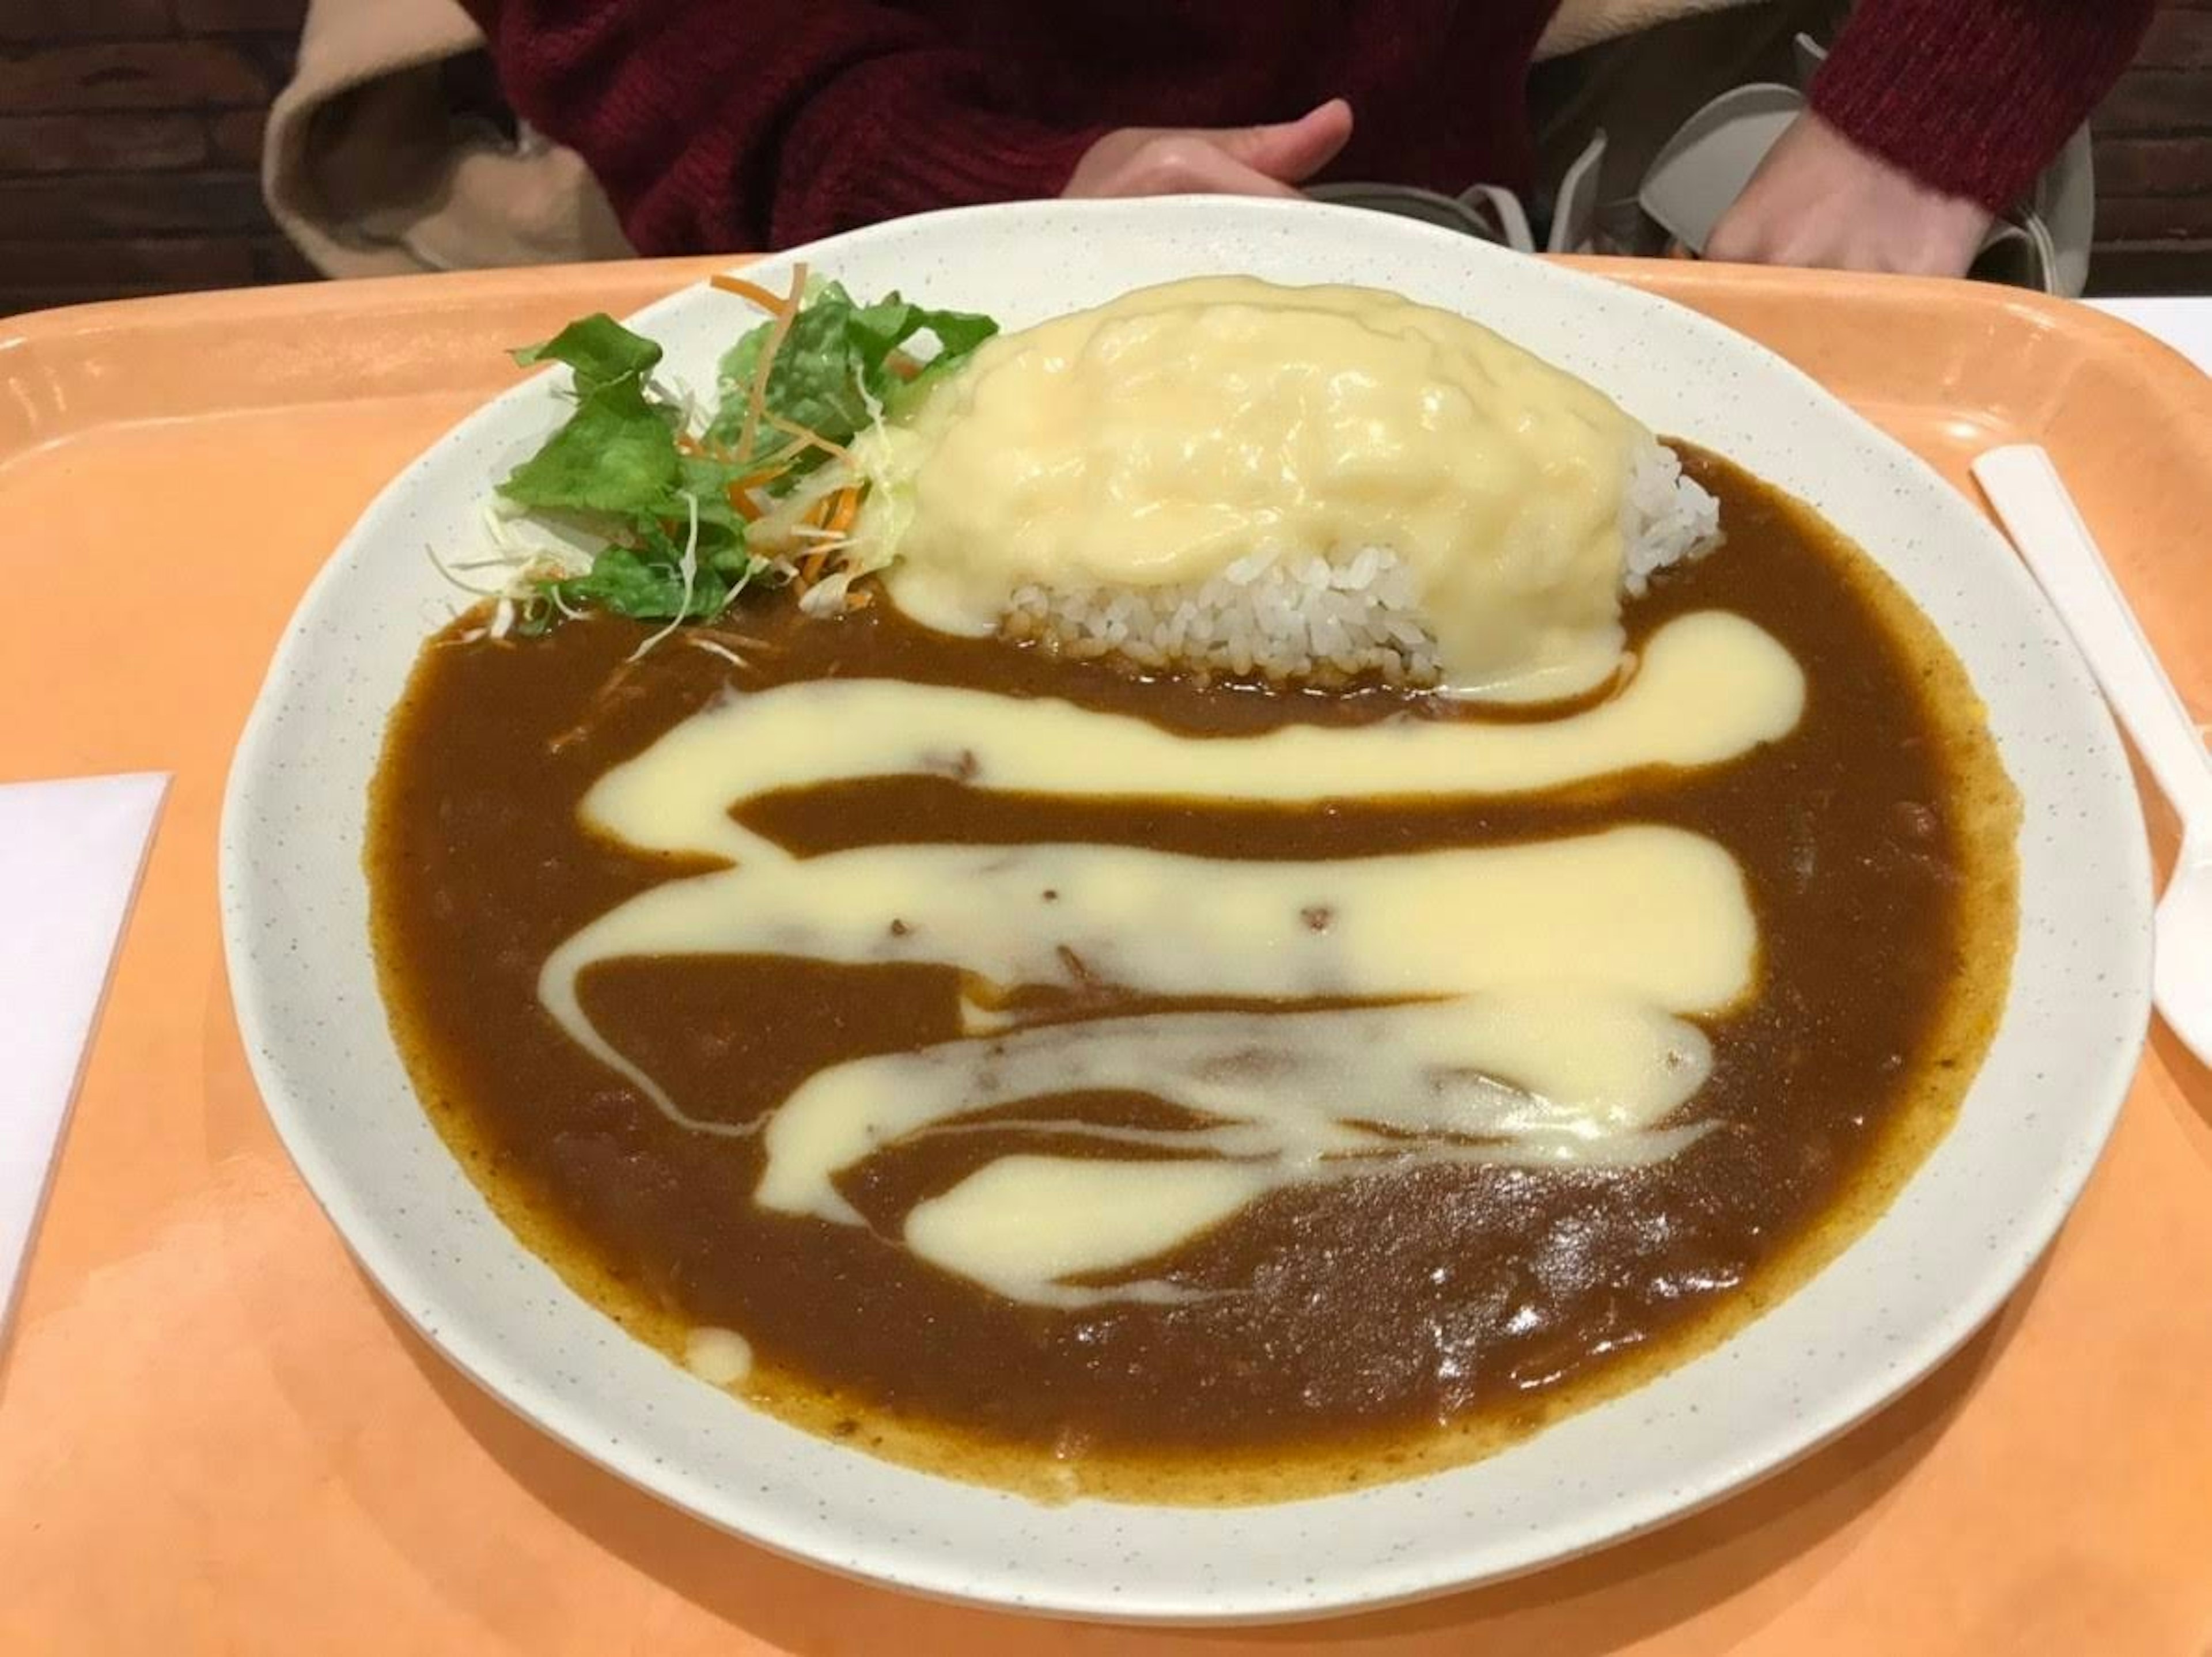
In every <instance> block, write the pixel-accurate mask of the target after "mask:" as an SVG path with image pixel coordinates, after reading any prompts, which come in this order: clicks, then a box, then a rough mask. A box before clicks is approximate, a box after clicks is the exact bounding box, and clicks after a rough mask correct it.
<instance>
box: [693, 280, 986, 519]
mask: <svg viewBox="0 0 2212 1657" xmlns="http://www.w3.org/2000/svg"><path fill="white" fill-rule="evenodd" d="M774 326H775V325H774V324H772V323H763V324H761V325H760V326H758V327H757V328H755V329H754V330H753V331H751V332H750V333H748V334H747V335H745V337H744V338H742V339H740V340H739V341H738V343H736V344H735V345H734V346H732V348H731V349H730V350H729V352H728V353H727V355H725V356H724V357H723V358H722V364H721V370H720V375H719V380H720V386H719V389H720V394H721V409H720V412H719V413H718V414H717V415H716V416H715V417H714V423H713V425H712V426H710V427H709V428H708V432H709V434H710V435H711V436H713V437H714V440H716V441H717V442H719V443H721V444H724V445H726V446H734V445H735V444H736V443H737V441H738V439H739V438H741V437H742V436H743V435H744V424H745V408H746V401H747V392H748V391H749V390H750V387H751V385H752V381H753V375H754V373H755V371H756V370H757V368H758V367H759V366H760V357H761V353H762V352H763V350H765V349H767V348H768V342H769V336H770V334H771V333H772V332H773V331H774ZM998 328H999V325H998V324H997V323H995V322H994V321H992V319H990V318H988V317H984V316H975V315H972V314H970V313H966V312H961V311H933V310H929V309H927V308H926V307H922V306H919V305H914V304H911V303H909V302H908V301H907V300H902V299H901V298H900V297H899V296H898V295H897V294H889V295H887V296H886V297H884V298H883V299H880V300H877V301H876V302H875V303H874V304H873V305H856V304H854V302H853V298H852V295H850V294H848V293H847V292H846V291H845V290H844V288H842V287H841V286H839V285H838V284H837V283H836V282H828V283H825V284H824V285H823V287H822V288H821V289H820V290H819V291H817V293H815V294H812V295H811V296H810V297H809V298H808V299H807V300H806V301H805V303H804V304H803V305H801V306H800V307H799V314H798V316H796V317H795V318H793V320H792V325H791V331H790V333H789V334H788V336H787V337H786V338H785V340H784V342H783V343H782V344H781V346H780V347H779V348H778V349H777V350H776V354H775V366H774V367H771V368H770V369H769V376H768V385H767V387H766V389H765V391H764V392H763V401H764V403H765V404H766V405H767V408H768V410H769V413H771V414H774V415H776V416H781V418H782V419H785V420H787V421H789V422H792V423H793V425H798V426H804V427H805V428H807V429H808V430H810V431H814V432H818V433H820V434H822V435H823V437H826V438H828V439H829V440H830V441H831V442H833V443H846V442H849V441H851V440H852V439H853V438H854V436H855V435H856V434H858V433H859V432H860V430H861V428H864V427H866V425H867V424H868V423H869V418H870V416H869V413H868V402H869V399H870V398H874V399H875V400H876V401H877V402H878V403H879V404H882V403H887V402H889V401H890V399H891V398H892V397H893V396H894V394H895V393H897V392H900V391H902V389H903V388H904V387H905V386H906V384H907V382H906V381H905V380H904V379H902V377H901V375H900V374H899V372H898V367H897V365H896V357H897V355H898V354H899V353H900V352H901V351H902V349H904V347H905V346H906V345H907V343H908V342H909V341H911V340H914V339H915V338H916V337H919V336H921V335H922V334H928V335H931V336H933V337H934V338H935V339H936V341H937V344H938V353H937V356H936V358H935V359H934V360H933V361H932V362H931V364H930V366H929V368H928V369H927V371H926V373H927V374H929V375H934V374H937V373H942V372H943V370H944V369H945V368H946V367H950V366H951V364H953V363H955V362H957V361H959V360H960V359H961V358H963V357H964V356H966V355H968V354H969V352H970V351H973V350H974V349H975V348H976V347H977V346H979V345H981V343H983V342H984V341H985V340H987V339H988V338H990V337H991V336H992V335H993V334H994V333H996V332H997V331H998ZM790 441H791V440H790V438H789V437H788V436H787V434H784V433H782V432H780V431H778V430H776V429H775V428H772V427H770V428H764V429H763V431H762V432H761V433H760V434H759V435H758V436H757V438H756V439H755V440H754V442H753V452H752V454H751V455H750V456H747V457H744V458H748V459H756V460H757V459H758V458H762V457H763V456H765V455H769V454H772V453H775V452H776V451H778V450H780V449H782V448H785V447H787V446H789V444H790ZM826 458H828V457H827V456H825V455H824V454H823V452H821V451H820V450H818V449H817V450H809V451H808V452H806V453H805V454H804V455H802V456H801V457H799V460H798V462H797V464H794V465H793V468H792V469H791V470H789V471H788V472H787V473H785V474H784V476H783V478H782V479H780V480H779V483H781V486H782V487H784V488H788V487H789V486H790V484H792V483H796V482H797V481H798V480H799V477H800V476H802V475H804V474H805V473H806V472H808V471H811V470H813V469H814V468H815V467H817V466H818V465H820V464H822V462H823V460H824V459H826Z"/></svg>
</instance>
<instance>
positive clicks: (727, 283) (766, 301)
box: [707, 276, 784, 313]
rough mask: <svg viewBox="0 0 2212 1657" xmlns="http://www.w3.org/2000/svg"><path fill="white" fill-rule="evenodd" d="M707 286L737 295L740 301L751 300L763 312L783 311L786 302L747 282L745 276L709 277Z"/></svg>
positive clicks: (765, 289) (754, 283) (758, 284)
mask: <svg viewBox="0 0 2212 1657" xmlns="http://www.w3.org/2000/svg"><path fill="white" fill-rule="evenodd" d="M707 286H708V287H709V288H720V289H721V291H722V292H724V293H726V294H736V295H737V296H738V298H739V299H749V300H751V301H752V302H753V303H754V304H756V305H757V306H759V307H760V308H761V309H762V310H763V311H768V312H771V313H773V312H776V311H781V310H782V309H783V306H784V301H783V300H781V299H779V298H778V297H777V296H776V295H775V294H771V293H769V290H768V289H767V288H763V287H762V286H761V285H760V283H758V282H747V281H746V280H745V279H744V277H743V276H709V277H708V278H707Z"/></svg>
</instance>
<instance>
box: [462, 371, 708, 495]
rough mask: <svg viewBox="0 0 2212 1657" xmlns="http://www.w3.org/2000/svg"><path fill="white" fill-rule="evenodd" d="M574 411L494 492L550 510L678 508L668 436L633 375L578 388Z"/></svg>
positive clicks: (672, 440) (676, 466)
mask: <svg viewBox="0 0 2212 1657" xmlns="http://www.w3.org/2000/svg"><path fill="white" fill-rule="evenodd" d="M578 390H579V395H578V397H577V399H576V409H575V412H574V414H572V415H570V416H568V422H567V423H566V424H565V425H563V426H562V428H561V429H560V430H559V431H557V432H556V433H554V434H553V435H552V436H551V437H550V438H548V439H547V440H546V442H545V446H544V447H543V448H541V449H540V450H538V452H537V453H536V454H534V455H532V456H531V458H529V459H527V460H526V461H524V462H523V463H522V464H520V466H518V467H516V468H515V469H514V470H513V472H512V473H511V474H510V475H509V476H508V477H507V481H506V482H505V483H501V485H500V486H499V492H500V493H501V495H505V496H506V497H507V499H508V500H510V501H516V502H518V503H519V504H520V505H522V506H526V507H540V508H543V509H545V510H548V511H556V512H594V513H615V514H617V516H621V517H624V518H629V517H637V516H643V517H665V516H666V515H667V513H668V508H669V507H670V504H671V502H673V503H674V504H675V506H677V507H678V508H679V509H680V508H681V507H682V506H683V502H682V501H678V500H676V498H675V497H676V492H677V489H678V484H679V483H680V482H681V480H682V477H683V467H682V464H681V459H682V457H680V456H679V455H678V453H677V452H676V434H675V433H674V431H672V430H671V428H670V426H669V422H668V420H667V418H666V417H665V415H664V414H663V412H662V410H660V409H659V407H658V406H657V405H656V404H653V403H651V402H648V401H647V398H646V395H645V388H644V386H643V385H642V384H641V382H640V381H639V380H638V379H636V378H635V376H633V377H631V378H629V379H616V380H610V381H607V382H605V383H603V384H601V385H597V386H595V387H593V388H592V389H591V390H589V391H584V390H583V389H582V387H581V386H580V385H579V388H578Z"/></svg>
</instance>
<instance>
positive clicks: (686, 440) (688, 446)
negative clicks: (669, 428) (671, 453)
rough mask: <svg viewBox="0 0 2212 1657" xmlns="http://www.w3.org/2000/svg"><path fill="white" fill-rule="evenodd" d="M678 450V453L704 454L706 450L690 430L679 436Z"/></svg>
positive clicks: (677, 441)
mask: <svg viewBox="0 0 2212 1657" xmlns="http://www.w3.org/2000/svg"><path fill="white" fill-rule="evenodd" d="M676 452H677V453H678V454H703V453H705V452H706V451H705V450H704V449H702V448H701V447H700V446H699V440H698V439H697V438H696V437H694V436H692V435H691V434H690V433H689V432H684V433H682V434H679V435H678V437H677V440H676Z"/></svg>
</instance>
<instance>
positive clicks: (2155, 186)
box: [0, 0, 2212, 315]
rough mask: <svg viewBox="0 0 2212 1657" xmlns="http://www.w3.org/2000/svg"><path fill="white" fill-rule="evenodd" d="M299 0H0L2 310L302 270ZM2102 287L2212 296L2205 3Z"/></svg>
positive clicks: (2113, 240) (2164, 62) (2118, 95)
mask: <svg viewBox="0 0 2212 1657" xmlns="http://www.w3.org/2000/svg"><path fill="white" fill-rule="evenodd" d="M304 3H305V0H0V315H4V314H6V313H9V312H14V311H24V310H34V309H38V308H40V307H45V306H49V305H68V304H72V303H75V302H77V301H79V300H93V299H106V298H112V297H118V296H121V295H125V294H155V293H164V292H170V291H173V290H176V289H179V288H217V287H234V286H238V285H240V284H244V283H248V282H284V281H295V280H299V279H301V278H304V277H307V276H312V275H313V271H312V270H310V269H309V268H308V267H307V264H306V263H305V262H304V261H303V260H301V258H300V257H299V256H298V255H297V254H296V253H295V252H293V251H292V249H291V247H290V246H289V245H288V244H287V243H286V242H285V241H284V240H283V238H282V237H281V236H280V235H278V234H277V233H276V230H275V228H273V227H272V226H271V225H270V222H269V220H268V215H266V213H265V212H264V210H263V209H262V206H261V197H260V189H259V185H258V181H257V167H258V158H259V154H260V148H261V127H262V121H263V118H264V112H265V110H266V109H267V107H268V103H269V100H270V97H271V96H273V95H274V94H275V93H276V88H278V87H279V86H281V85H282V84H283V81H284V77H285V76H286V74H287V72H288V69H289V63H290V58H291V53H292V47H293V41H294V39H295V35H296V33H297V31H298V27H299V21H300V16H301V12H302V10H303V9H304ZM2097 131H2098V139H2097V169H2098V177H2097V184H2098V193H2099V216H2098V240H2099V255H2098V258H2097V262H2096V270H2095V283H2096V286H2097V287H2098V288H2100V289H2101V290H2103V291H2106V292H2123V293H2124V292H2157V291H2169V292H2206V291H2212V0H2164V3H2163V4H2162V6H2161V9H2160V14H2159V15H2158V18H2157V21H2155V23H2154V26H2153V27H2152V30H2151V33H2150V37H2149V39H2148V40H2147V41H2146V42H2145V43H2144V46H2143V51H2142V55H2141V57H2140V58H2139V59H2138V61H2137V63H2136V67H2135V68H2134V69H2133V70H2130V72H2129V74H2128V76H2127V77H2126V79H2125V80H2124V81H2123V82H2121V84H2120V86H2119V88H2118V89H2117V90H2116V91H2115V92H2114V94H2112V98H2111V100H2109V101H2108V103H2107V104H2106V107H2105V109H2104V110H2103V111H2101V112H2100V114H2099V116H2098V118H2097Z"/></svg>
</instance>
